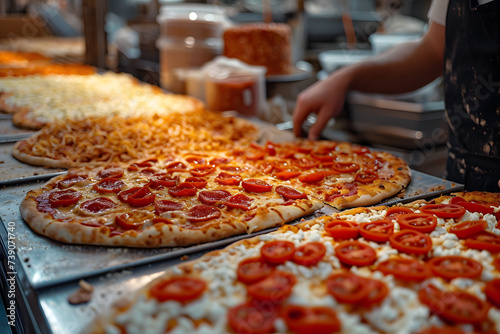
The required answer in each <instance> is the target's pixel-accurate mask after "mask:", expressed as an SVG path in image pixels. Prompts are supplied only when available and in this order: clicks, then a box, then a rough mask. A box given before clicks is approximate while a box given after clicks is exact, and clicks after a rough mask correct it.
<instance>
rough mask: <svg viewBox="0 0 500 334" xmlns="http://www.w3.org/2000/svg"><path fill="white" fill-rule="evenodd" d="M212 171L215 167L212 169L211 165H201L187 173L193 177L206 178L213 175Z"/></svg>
mask: <svg viewBox="0 0 500 334" xmlns="http://www.w3.org/2000/svg"><path fill="white" fill-rule="evenodd" d="M214 171H215V167H213V166H212V165H201V166H197V167H196V168H193V169H191V170H190V171H189V172H190V173H191V175H193V176H206V175H208V174H211V173H213V172H214Z"/></svg>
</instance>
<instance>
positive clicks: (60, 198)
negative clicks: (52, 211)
mask: <svg viewBox="0 0 500 334" xmlns="http://www.w3.org/2000/svg"><path fill="white" fill-rule="evenodd" d="M81 197H82V193H81V192H79V191H76V190H74V189H66V190H59V191H54V192H51V193H50V195H49V203H50V206H51V207H53V208H57V207H60V206H69V205H72V204H75V203H77V202H78V201H79V200H80V198H81Z"/></svg>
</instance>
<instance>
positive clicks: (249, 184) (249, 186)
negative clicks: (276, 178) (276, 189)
mask: <svg viewBox="0 0 500 334" xmlns="http://www.w3.org/2000/svg"><path fill="white" fill-rule="evenodd" d="M241 186H242V187H243V189H245V190H246V191H248V192H249V193H265V192H267V191H271V190H272V189H273V186H272V185H270V184H269V183H267V182H266V181H263V180H259V179H247V180H245V181H243V182H241Z"/></svg>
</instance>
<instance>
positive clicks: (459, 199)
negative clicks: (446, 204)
mask: <svg viewBox="0 0 500 334" xmlns="http://www.w3.org/2000/svg"><path fill="white" fill-rule="evenodd" d="M461 202H467V201H466V200H465V199H463V197H460V196H455V197H452V198H451V199H450V204H458V203H461Z"/></svg>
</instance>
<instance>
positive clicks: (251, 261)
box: [236, 257, 274, 284]
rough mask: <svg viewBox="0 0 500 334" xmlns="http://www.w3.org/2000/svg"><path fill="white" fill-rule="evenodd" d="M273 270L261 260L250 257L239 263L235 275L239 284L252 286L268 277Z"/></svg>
mask: <svg viewBox="0 0 500 334" xmlns="http://www.w3.org/2000/svg"><path fill="white" fill-rule="evenodd" d="M273 269H274V267H272V266H271V265H270V264H269V263H268V262H266V261H265V260H264V259H263V258H261V257H251V258H248V259H245V260H243V261H241V262H240V264H239V265H238V269H237V271H236V274H237V275H238V280H239V281H240V282H243V283H245V284H253V283H256V282H258V281H260V280H262V279H263V278H264V277H267V276H269V275H270V274H271V273H272V271H273Z"/></svg>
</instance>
